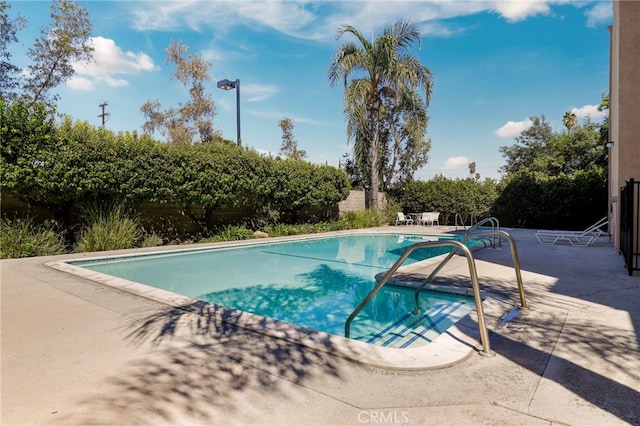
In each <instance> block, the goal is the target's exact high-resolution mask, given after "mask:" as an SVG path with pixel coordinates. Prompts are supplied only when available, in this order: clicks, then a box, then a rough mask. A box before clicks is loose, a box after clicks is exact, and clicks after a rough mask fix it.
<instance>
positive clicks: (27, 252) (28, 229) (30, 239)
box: [0, 217, 66, 259]
mask: <svg viewBox="0 0 640 426" xmlns="http://www.w3.org/2000/svg"><path fill="white" fill-rule="evenodd" d="M65 251H66V246H65V243H64V238H63V236H62V234H61V233H59V232H56V230H55V229H54V227H53V226H51V225H36V224H34V222H33V219H32V218H29V217H27V218H26V219H17V220H14V221H11V220H9V219H7V218H4V217H3V218H2V225H1V228H0V258H2V259H9V258H20V257H33V256H51V255H55V254H62V253H65Z"/></svg>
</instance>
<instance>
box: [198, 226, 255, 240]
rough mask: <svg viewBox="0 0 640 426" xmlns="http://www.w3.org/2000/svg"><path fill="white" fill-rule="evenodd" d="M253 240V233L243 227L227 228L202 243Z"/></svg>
mask: <svg viewBox="0 0 640 426" xmlns="http://www.w3.org/2000/svg"><path fill="white" fill-rule="evenodd" d="M250 238H253V231H252V230H250V229H247V228H245V227H243V226H227V227H225V228H223V229H222V230H221V231H220V232H218V233H217V234H216V235H214V236H213V237H211V238H207V239H205V240H201V241H202V242H215V241H239V240H248V239H250Z"/></svg>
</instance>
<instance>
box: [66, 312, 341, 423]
mask: <svg viewBox="0 0 640 426" xmlns="http://www.w3.org/2000/svg"><path fill="white" fill-rule="evenodd" d="M236 314H237V311H233V310H230V309H228V308H225V307H221V306H217V305H213V304H210V303H206V302H196V303H193V304H188V305H183V306H179V307H168V306H166V307H162V308H155V309H153V310H150V311H148V312H138V313H137V314H135V315H134V316H132V317H131V318H129V320H128V322H127V324H126V325H125V326H124V328H125V330H126V332H127V333H128V338H129V339H130V341H131V342H133V343H135V345H137V346H140V348H141V349H142V353H143V354H144V355H143V357H142V358H139V359H138V360H136V361H134V362H132V363H130V364H128V365H126V366H125V368H123V371H120V372H118V373H114V375H113V376H112V378H111V379H110V381H109V383H108V384H107V385H106V386H104V387H103V388H101V389H97V390H96V393H95V394H94V395H90V396H88V397H87V398H86V399H85V400H83V401H81V402H80V403H79V404H78V406H77V410H76V411H75V412H73V413H68V414H66V415H64V416H60V417H59V418H58V419H57V421H59V422H61V423H66V424H71V423H81V424H122V423H123V422H126V423H127V424H154V425H155V424H194V423H196V424H213V423H222V422H224V419H223V418H220V416H223V417H229V418H234V417H235V418H239V419H242V418H246V419H251V418H252V417H251V413H252V410H253V409H254V406H256V405H257V406H259V405H261V401H262V399H264V398H265V397H267V399H271V398H273V396H274V395H275V396H278V395H279V398H280V399H287V398H288V397H289V396H288V395H290V393H286V392H285V390H283V389H282V385H283V383H284V384H285V385H287V386H290V385H291V384H292V383H293V384H296V385H299V384H303V383H304V382H305V380H307V379H309V378H311V377H313V376H317V375H329V376H332V377H334V378H339V377H340V371H339V367H338V364H337V363H336V360H335V358H333V357H331V356H327V354H326V353H323V352H321V351H314V350H309V349H308V348H305V347H303V346H300V345H297V344H295V343H290V342H287V341H285V340H282V339H276V338H273V337H267V336H265V335H263V334H260V333H255V332H252V331H250V330H246V329H243V328H239V327H238V326H237V324H238V322H239V321H240V318H239V317H238V316H237V315H236ZM245 320H246V318H245ZM263 321H267V320H266V319H263ZM253 326H254V327H257V328H260V327H262V326H268V327H271V328H273V327H275V328H276V329H277V332H279V333H280V335H281V336H282V338H283V339H288V340H296V339H299V338H301V337H303V332H302V331H290V330H291V328H290V327H280V328H279V329H278V326H277V323H270V324H267V323H263V324H260V321H258V322H256V323H254V324H253ZM296 333H299V334H296ZM306 338H307V339H315V341H314V344H315V345H316V346H320V347H322V348H323V349H324V350H325V351H327V352H331V351H332V350H333V343H332V342H331V341H330V339H326V338H324V337H322V336H318V335H316V336H306ZM282 379H284V380H282ZM289 390H290V387H289ZM252 401H253V402H252ZM243 416H245V417H243ZM247 421H249V420H247Z"/></svg>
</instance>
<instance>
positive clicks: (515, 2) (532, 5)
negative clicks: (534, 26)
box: [493, 0, 550, 22]
mask: <svg viewBox="0 0 640 426" xmlns="http://www.w3.org/2000/svg"><path fill="white" fill-rule="evenodd" d="M493 5H494V6H493V7H494V10H495V11H496V12H498V13H499V14H500V15H501V16H502V17H503V18H505V19H506V20H507V21H509V22H516V21H522V20H524V19H526V18H529V17H531V16H536V15H539V14H540V15H546V14H548V13H549V10H550V9H549V4H548V2H547V1H542V0H538V1H530V0H529V1H522V0H509V1H507V0H497V1H494V2H493Z"/></svg>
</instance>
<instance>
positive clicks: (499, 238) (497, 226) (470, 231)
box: [465, 216, 502, 248]
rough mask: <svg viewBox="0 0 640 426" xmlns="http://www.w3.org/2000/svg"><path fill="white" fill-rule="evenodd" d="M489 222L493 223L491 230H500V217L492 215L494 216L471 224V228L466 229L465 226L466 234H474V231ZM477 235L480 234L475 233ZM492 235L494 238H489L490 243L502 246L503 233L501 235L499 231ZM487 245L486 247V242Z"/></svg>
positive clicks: (493, 245) (494, 246)
mask: <svg viewBox="0 0 640 426" xmlns="http://www.w3.org/2000/svg"><path fill="white" fill-rule="evenodd" d="M487 223H489V224H491V231H499V230H500V221H499V220H498V218H496V217H493V216H492V217H487V218H484V219H482V220H481V221H480V222H476V223H475V224H473V225H471V227H469V229H466V227H465V235H471V234H473V233H474V232H476V231H477V230H479V229H480V227H481V226H482V225H485V224H487ZM475 235H476V236H478V234H475ZM492 237H493V238H491V239H488V241H489V244H490V245H491V247H492V248H496V247H498V246H502V235H500V234H499V233H494V234H493V235H492ZM496 239H497V245H496ZM485 247H486V244H485Z"/></svg>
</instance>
